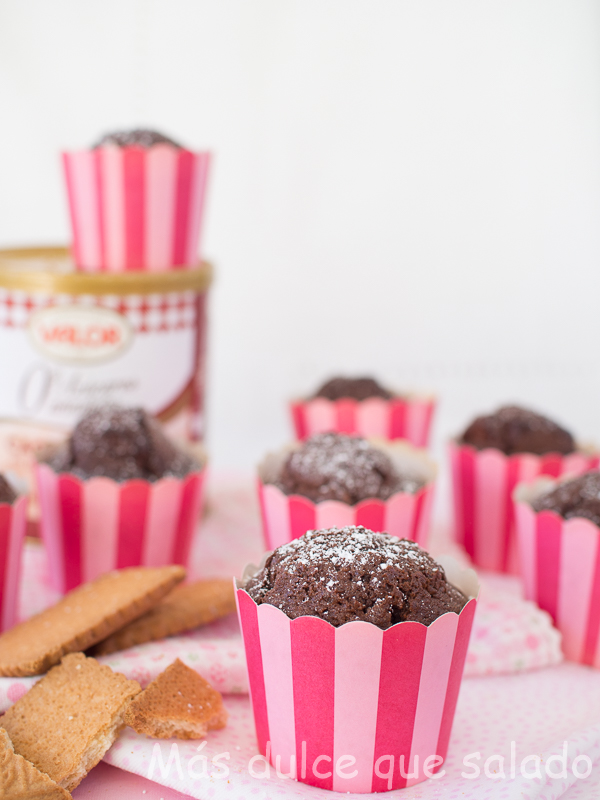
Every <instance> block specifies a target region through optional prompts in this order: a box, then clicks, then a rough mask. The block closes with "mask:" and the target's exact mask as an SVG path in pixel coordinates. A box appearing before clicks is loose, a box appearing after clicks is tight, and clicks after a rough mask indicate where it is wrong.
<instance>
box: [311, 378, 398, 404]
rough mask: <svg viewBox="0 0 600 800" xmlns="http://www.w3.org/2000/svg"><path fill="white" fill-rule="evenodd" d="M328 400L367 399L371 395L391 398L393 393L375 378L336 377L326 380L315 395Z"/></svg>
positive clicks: (385, 398) (386, 398)
mask: <svg viewBox="0 0 600 800" xmlns="http://www.w3.org/2000/svg"><path fill="white" fill-rule="evenodd" d="M313 396H314V397H324V398H326V399H327V400H340V399H342V398H345V397H348V398H352V399H353V400H359V401H360V400H367V399H368V398H369V397H382V398H383V399H384V400H389V399H390V398H391V397H393V395H392V393H391V392H390V391H388V390H387V389H385V388H384V387H383V386H381V384H379V383H377V381H376V380H375V379H374V378H342V377H335V378H330V380H328V381H326V382H325V383H324V384H323V385H322V386H321V388H320V389H319V390H318V391H317V392H316V393H315V394H314V395H313Z"/></svg>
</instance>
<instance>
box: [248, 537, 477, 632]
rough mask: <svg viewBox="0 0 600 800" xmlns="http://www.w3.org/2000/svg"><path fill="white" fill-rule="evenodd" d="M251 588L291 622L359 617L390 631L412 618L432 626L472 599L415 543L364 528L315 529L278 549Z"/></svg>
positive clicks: (257, 598)
mask: <svg viewBox="0 0 600 800" xmlns="http://www.w3.org/2000/svg"><path fill="white" fill-rule="evenodd" d="M245 589H246V591H247V592H248V594H249V595H250V597H251V598H252V599H253V600H254V601H255V602H256V603H257V604H259V605H260V604H261V603H269V604H270V605H273V606H276V607H277V608H280V609H281V610H282V611H283V612H284V613H285V614H287V616H288V617H290V618H291V619H295V618H296V617H301V616H305V615H306V616H312V617H320V618H321V619H324V620H327V621H328V622H330V623H331V624H332V625H334V626H335V627H338V626H340V625H343V624H344V623H346V622H352V621H354V620H363V621H364V622H371V623H373V625H377V627H378V628H383V629H385V628H389V627H390V626H391V625H394V624H395V623H397V622H404V621H406V620H412V621H414V622H422V623H423V624H424V625H430V624H431V623H432V622H433V621H434V620H435V619H437V617H439V616H441V615H442V614H445V613H446V612H448V611H453V612H455V613H457V614H458V613H460V611H461V610H462V608H463V606H464V605H465V604H466V602H467V598H466V597H465V595H464V594H463V593H462V592H461V591H459V590H458V589H457V588H456V587H455V586H453V585H452V584H451V583H449V582H448V580H447V579H446V575H445V573H444V569H443V568H442V567H441V565H440V564H438V563H437V562H436V561H434V559H433V558H432V557H431V556H430V555H429V554H428V553H426V552H425V550H422V549H421V548H420V547H419V546H418V545H417V544H415V542H411V541H409V540H408V539H397V538H396V537H395V536H390V535H389V534H388V533H373V531H370V530H367V529H366V528H363V527H362V526H358V527H355V526H350V527H347V528H330V529H329V530H322V531H308V532H307V533H305V534H304V536H301V537H300V538H299V539H294V540H293V541H292V542H289V544H285V545H283V546H282V547H279V548H277V550H275V551H274V552H273V553H271V555H270V556H269V557H268V558H267V561H266V563H265V565H264V567H263V568H262V569H260V570H259V571H258V572H257V573H256V575H255V576H254V577H252V578H250V579H249V581H248V582H247V584H246V586H245Z"/></svg>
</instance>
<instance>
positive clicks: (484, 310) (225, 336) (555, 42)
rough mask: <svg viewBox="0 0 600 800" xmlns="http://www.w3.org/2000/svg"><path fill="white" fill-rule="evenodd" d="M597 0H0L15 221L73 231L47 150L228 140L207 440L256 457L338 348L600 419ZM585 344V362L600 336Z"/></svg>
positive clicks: (7, 214) (42, 234) (8, 190)
mask: <svg viewBox="0 0 600 800" xmlns="http://www.w3.org/2000/svg"><path fill="white" fill-rule="evenodd" d="M599 93H600V6H598V4H597V3H596V2H594V1H593V0H569V2H564V0H502V2H501V1H500V0H454V2H452V3H448V2H446V1H445V0H430V2H426V3H425V2H422V0H402V2H400V0H377V2H370V0H360V2H359V1H357V0H285V2H281V0H253V2H251V3H248V2H245V0H227V2H221V3H215V2H210V0H195V1H194V2H192V0H154V1H152V2H151V0H118V2H117V0H103V2H99V0H87V2H85V3H80V2H77V0H54V2H52V3H46V2H43V0H3V3H2V5H1V6H0V107H1V108H2V118H3V124H2V126H1V127H0V176H1V181H0V244H12V243H15V244H18V243H23V242H35V241H38V242H44V241H52V240H53V241H61V240H64V239H65V237H66V236H67V230H68V227H67V214H66V206H65V197H64V192H63V187H62V180H61V174H60V167H59V160H58V157H57V151H58V150H59V148H61V147H64V146H85V145H87V144H89V143H91V142H92V141H93V140H94V139H95V138H96V137H97V136H98V135H99V134H100V133H102V132H104V131H106V130H108V129H111V128H115V127H118V126H131V125H135V124H140V123H141V124H149V125H154V126H157V127H159V128H161V129H164V130H165V131H166V132H168V133H171V134H172V135H174V136H176V137H179V138H181V140H182V141H183V142H184V143H186V144H189V145H190V146H194V147H205V146H210V147H211V148H213V149H214V151H215V152H216V153H217V159H216V163H215V168H214V171H213V174H212V181H211V185H210V187H209V213H208V218H207V220H206V226H205V232H206V237H205V244H206V251H207V252H208V253H209V254H210V255H211V256H212V257H213V258H214V260H215V261H216V263H217V265H218V283H217V285H216V288H215V292H214V302H213V306H212V312H213V314H212V316H213V320H212V321H213V329H212V340H211V348H212V354H211V375H210V408H209V411H210V421H209V426H210V447H211V450H212V456H213V461H215V462H216V463H218V464H221V465H223V464H227V465H233V464H237V465H238V466H248V465H250V464H253V463H254V462H255V461H256V460H257V459H258V458H259V457H260V456H261V454H262V453H263V452H264V451H265V449H266V448H268V447H271V446H278V445H279V444H280V443H281V442H282V440H283V439H284V438H286V437H287V436H288V435H289V434H290V432H291V429H290V427H289V424H288V420H287V417H286V413H285V408H284V405H283V400H284V398H285V397H286V396H288V395H290V394H292V393H294V392H298V391H299V392H302V391H306V390H311V389H312V388H313V387H314V386H315V385H316V383H317V382H318V381H319V380H320V379H321V378H323V377H325V376H326V375H327V374H328V373H330V372H332V371H334V370H336V369H344V370H349V371H354V372H360V371H367V370H368V371H373V372H375V373H377V374H379V375H380V376H381V378H383V379H384V380H387V381H388V382H391V383H392V384H396V385H398V386H400V387H402V386H415V387H417V388H419V387H424V388H432V389H435V390H437V391H438V392H439V393H440V395H441V396H442V397H443V405H442V408H441V410H440V415H439V417H438V420H437V424H436V431H435V433H436V443H437V444H436V446H437V450H438V453H440V452H441V450H440V443H441V442H442V441H443V440H444V439H445V437H446V436H447V435H448V434H449V433H451V432H455V431H456V430H457V429H458V428H459V427H461V426H462V425H463V424H464V423H465V422H466V421H467V420H468V418H469V417H470V416H471V415H472V414H473V413H474V412H476V411H478V410H485V409H486V408H488V407H491V406H493V405H494V404H496V403H497V402H499V401H502V400H505V399H517V400H520V401H525V402H529V403H532V404H534V405H536V406H539V407H540V408H541V409H542V410H546V411H548V412H550V413H553V414H555V415H557V416H558V418H559V419H562V420H563V421H564V422H566V423H568V424H570V425H572V426H573V427H574V428H575V430H576V432H577V433H578V434H579V435H581V436H584V437H590V436H591V437H594V436H595V437H596V438H597V439H599V440H600V417H599V416H598V414H597V410H596V406H597V397H598V392H599V390H600V365H599V364H598V359H597V358H596V348H597V341H598V333H599V326H600V316H599V315H598V310H597V298H598V290H599V289H600V285H599V284H600V277H599V272H598V268H597V264H598V260H599V257H600V228H599V227H598V224H597V220H598V213H599V212H600V147H599V146H598V145H599V144H600V106H598V103H597V98H598V96H599ZM590 359H591V363H589V360H590Z"/></svg>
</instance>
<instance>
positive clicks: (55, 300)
mask: <svg viewBox="0 0 600 800" xmlns="http://www.w3.org/2000/svg"><path fill="white" fill-rule="evenodd" d="M73 305H76V306H83V307H90V306H92V307H98V308H108V309H110V310H111V311H116V312H117V313H118V314H122V315H123V316H125V317H126V318H127V320H128V321H129V324H130V325H131V327H132V329H133V330H134V331H136V332H138V333H155V332H163V331H176V330H183V329H185V328H195V327H196V306H197V295H196V294H195V293H194V292H172V293H170V294H153V295H126V296H124V297H118V296H116V295H102V296H99V297H98V296H94V295H69V294H57V295H47V294H27V293H26V292H22V291H12V290H8V289H1V288H0V326H3V327H7V328H26V327H27V326H28V324H29V320H30V317H31V314H32V312H34V311H39V310H40V309H43V308H49V307H51V306H73Z"/></svg>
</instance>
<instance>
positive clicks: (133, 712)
mask: <svg viewBox="0 0 600 800" xmlns="http://www.w3.org/2000/svg"><path fill="white" fill-rule="evenodd" d="M227 717H228V714H227V711H226V709H225V707H224V706H223V698H222V697H221V694H220V693H219V692H218V691H217V690H216V689H213V687H212V686H211V685H210V683H208V681H206V680H204V678H203V677H202V676H201V675H199V674H198V673H197V672H195V670H193V669H191V668H190V667H187V666H186V665H185V664H184V663H183V661H180V660H179V659H177V660H176V661H174V662H173V663H172V664H171V665H170V666H168V667H167V668H166V669H165V670H164V671H163V672H161V673H160V675H159V676H158V677H157V678H156V679H155V680H153V681H152V683H151V684H150V685H149V686H148V687H147V688H146V689H144V691H143V692H141V694H138V696H137V697H136V698H134V700H132V701H131V703H130V704H129V706H128V707H127V711H126V712H125V723H126V724H127V725H129V726H130V727H131V728H133V730H134V731H136V733H145V734H146V735H147V736H153V737H154V738H156V739H170V738H171V737H172V736H175V737H177V738H178V739H202V738H203V737H204V736H206V733H207V731H209V730H216V729H217V728H224V727H225V725H226V724H227Z"/></svg>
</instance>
